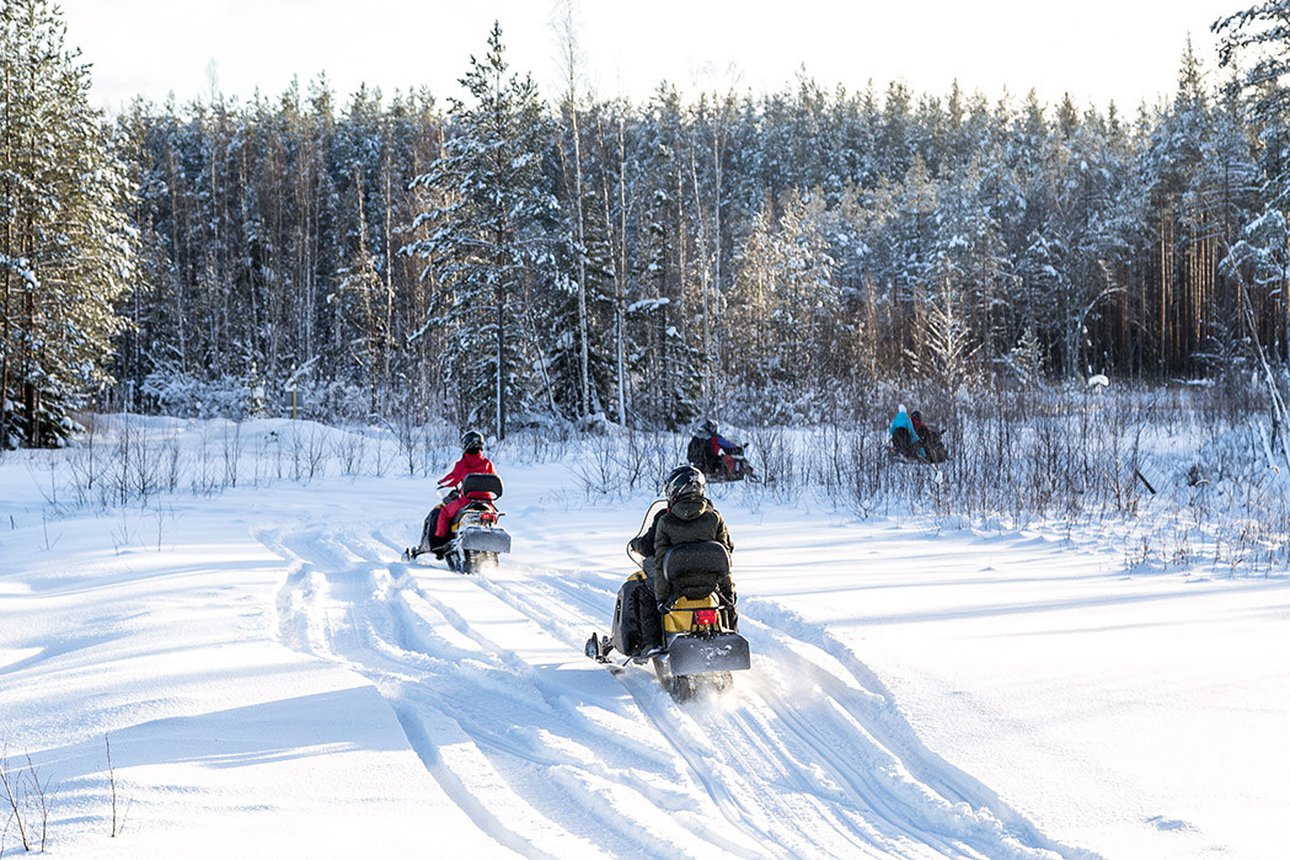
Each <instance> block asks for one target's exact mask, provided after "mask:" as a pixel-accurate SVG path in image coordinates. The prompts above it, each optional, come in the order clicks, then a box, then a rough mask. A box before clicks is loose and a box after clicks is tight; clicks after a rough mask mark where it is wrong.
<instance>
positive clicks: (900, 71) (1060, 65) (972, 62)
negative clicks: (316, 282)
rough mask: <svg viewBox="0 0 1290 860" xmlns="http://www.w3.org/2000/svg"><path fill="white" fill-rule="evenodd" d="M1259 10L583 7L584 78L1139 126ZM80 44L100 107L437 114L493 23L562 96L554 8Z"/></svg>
mask: <svg viewBox="0 0 1290 860" xmlns="http://www.w3.org/2000/svg"><path fill="white" fill-rule="evenodd" d="M1250 2H1251V0H1079V2H1073V3H1054V2H1042V0H1038V2H1037V0H922V2H918V0H915V2H910V3H899V2H895V0H876V1H875V0H854V2H830V0H786V2H780V3H765V2H758V0H743V2H738V0H580V3H579V6H578V36H579V41H580V43H581V48H582V52H583V54H584V57H585V62H584V68H585V73H586V78H587V80H588V82H589V83H590V84H591V86H592V88H593V89H594V91H595V92H596V93H597V94H598V95H599V96H601V97H613V96H617V95H626V96H629V97H631V98H632V99H633V100H634V101H637V102H640V101H643V100H644V99H646V98H648V96H649V94H650V93H651V92H652V91H653V90H654V89H655V88H656V87H657V85H658V83H659V82H660V81H663V80H667V81H669V82H672V83H675V84H676V85H677V86H678V87H680V88H681V89H682V90H684V91H693V90H694V89H696V88H698V89H708V90H711V89H717V90H720V91H722V92H724V91H725V90H727V89H728V88H729V87H730V86H731V85H732V84H733V85H734V86H735V88H736V89H737V90H738V91H740V92H742V91H744V90H747V89H751V90H752V91H753V92H756V93H760V92H768V91H773V90H778V89H781V88H783V87H784V86H785V85H788V84H790V83H791V82H793V81H794V80H795V79H796V76H797V74H798V71H799V70H800V69H803V68H804V69H805V71H806V74H807V75H808V76H810V77H812V78H814V79H815V80H816V81H818V82H819V83H820V84H822V85H824V86H825V87H826V88H829V89H831V88H832V87H833V86H834V85H835V84H839V83H841V84H843V85H845V86H846V87H847V88H848V89H852V90H855V89H862V88H863V87H864V86H865V85H866V84H867V83H868V82H869V81H870V80H872V81H873V82H874V84H875V86H876V88H877V89H878V91H879V93H881V92H882V91H883V90H884V89H885V88H886V85H887V83H888V82H889V81H892V80H901V81H903V82H905V83H906V84H907V85H909V87H910V88H911V89H913V90H914V91H915V92H916V93H924V92H929V93H934V94H938V95H943V94H944V93H946V92H948V90H949V88H950V84H951V82H952V81H954V80H955V79H957V80H958V82H959V86H960V87H961V88H962V89H964V90H965V91H967V92H969V93H971V92H973V91H975V90H980V91H981V92H983V93H984V94H985V95H986V96H987V97H988V98H990V100H991V101H994V100H995V99H997V98H999V97H1000V96H1002V95H1003V93H1004V89H1005V87H1006V88H1007V91H1008V92H1009V93H1011V94H1012V95H1013V96H1014V98H1020V97H1022V96H1024V95H1025V93H1026V91H1028V90H1029V89H1031V88H1032V87H1033V88H1034V89H1035V90H1036V91H1037V92H1038V94H1039V97H1040V99H1041V100H1043V101H1045V102H1048V103H1053V102H1056V101H1057V100H1059V99H1060V98H1061V96H1062V94H1063V93H1065V92H1069V93H1070V94H1071V95H1072V97H1073V98H1074V99H1075V101H1076V103H1077V104H1079V105H1081V106H1083V105H1087V104H1090V103H1091V104H1095V105H1097V106H1098V107H1099V108H1105V106H1106V104H1107V102H1109V101H1111V100H1114V101H1115V102H1116V104H1117V106H1118V107H1119V109H1120V111H1121V113H1128V114H1132V112H1134V111H1135V110H1136V108H1137V105H1138V104H1139V102H1141V101H1142V100H1144V99H1145V100H1146V101H1148V102H1155V101H1156V100H1157V99H1158V98H1160V97H1161V96H1168V95H1169V94H1171V93H1172V92H1173V90H1174V89H1175V86H1176V80H1177V72H1178V67H1179V59H1180V57H1181V56H1182V53H1183V50H1184V47H1185V45H1186V40H1187V37H1188V35H1189V34H1190V36H1191V39H1192V44H1193V46H1194V49H1195V51H1196V54H1197V55H1198V56H1199V57H1200V58H1201V59H1202V61H1203V62H1204V64H1205V68H1206V69H1207V70H1208V71H1209V72H1210V73H1211V75H1213V74H1215V73H1216V66H1217V60H1216V58H1215V55H1214V49H1213V45H1214V40H1213V37H1212V36H1211V34H1210V32H1209V25H1210V23H1211V22H1212V21H1213V20H1214V19H1215V18H1217V17H1220V16H1223V15H1227V14H1230V13H1232V12H1235V11H1237V10H1239V9H1242V8H1244V7H1245V6H1248V5H1250ZM59 5H61V7H62V8H63V11H64V17H65V20H66V21H67V41H68V47H79V48H80V49H81V50H82V60H83V61H85V62H89V63H91V64H92V65H93V78H94V91H93V94H92V97H93V99H94V100H95V102H96V103H97V104H99V105H101V106H103V107H106V108H109V109H116V108H119V107H120V106H121V105H122V104H123V103H125V102H126V101H128V100H129V99H130V98H131V97H133V96H135V95H143V96H145V97H147V98H150V99H152V100H154V101H157V102H160V101H162V100H163V99H164V98H165V97H166V95H167V93H170V92H173V93H174V94H175V96H176V98H177V99H178V100H179V101H180V102H181V103H183V102H186V101H189V100H191V99H194V98H198V97H206V96H208V95H209V93H210V91H211V81H212V79H214V80H215V81H217V82H218V87H219V89H220V90H221V91H222V92H224V93H225V94H226V95H232V96H237V97H238V98H240V99H246V98H247V97H249V96H250V95H251V94H252V92H253V91H254V90H255V89H256V87H258V88H259V89H260V91H261V93H263V94H265V95H267V96H277V95H278V94H279V93H281V92H282V91H283V90H284V89H286V87H287V85H288V83H289V82H290V80H291V77H292V75H297V76H299V78H300V81H301V86H302V90H303V89H304V87H305V85H306V84H307V83H308V82H309V81H310V80H312V79H313V78H315V77H316V76H317V74H318V73H319V72H320V71H324V70H325V71H326V72H327V76H328V78H329V79H330V80H331V83H332V85H333V88H334V89H335V90H336V92H337V97H338V101H339V103H340V104H342V105H343V104H344V103H345V102H346V101H347V96H348V94H349V93H351V92H353V91H354V90H355V89H356V88H357V87H358V85H359V83H360V82H366V83H367V84H369V85H371V86H379V87H380V88H381V90H382V91H383V92H385V93H387V94H393V92H394V90H396V89H403V90H407V89H409V88H411V87H413V86H420V85H427V86H429V87H430V90H431V92H432V93H433V94H434V95H435V97H436V99H438V100H439V102H440V103H441V104H443V103H444V101H445V99H446V97H448V96H461V95H462V88H461V86H460V85H459V84H458V80H459V79H460V78H461V77H462V76H463V75H464V74H465V72H466V70H467V68H468V66H469V57H470V55H471V54H475V55H477V56H481V55H482V54H483V53H484V52H485V51H486V49H487V45H486V39H487V36H488V31H489V28H490V27H491V25H492V22H493V20H494V19H498V20H500V21H501V24H502V32H503V40H504V42H505V43H506V45H507V54H508V57H509V58H510V62H511V67H512V69H513V70H516V71H519V72H531V73H532V74H533V77H534V79H535V80H536V81H537V83H538V84H539V87H540V89H541V92H542V94H543V95H544V96H545V97H546V98H548V99H553V98H554V97H555V96H556V95H557V94H558V92H559V91H560V90H561V89H562V87H561V85H560V75H559V72H558V68H559V67H558V65H557V62H556V59H555V57H556V54H557V47H556V45H557V43H556V39H555V35H554V33H553V30H552V28H551V25H550V20H551V17H552V8H553V7H552V3H551V2H550V0H61V3H60V4H59Z"/></svg>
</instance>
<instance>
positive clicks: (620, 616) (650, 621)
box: [586, 466, 738, 662]
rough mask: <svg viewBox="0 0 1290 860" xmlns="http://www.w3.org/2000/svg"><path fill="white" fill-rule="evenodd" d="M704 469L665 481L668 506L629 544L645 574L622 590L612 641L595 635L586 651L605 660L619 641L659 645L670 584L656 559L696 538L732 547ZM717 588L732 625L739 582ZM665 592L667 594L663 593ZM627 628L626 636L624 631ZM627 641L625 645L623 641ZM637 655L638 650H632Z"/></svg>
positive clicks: (676, 473) (685, 470) (686, 469)
mask: <svg viewBox="0 0 1290 860" xmlns="http://www.w3.org/2000/svg"><path fill="white" fill-rule="evenodd" d="M705 483H706V482H705V479H704V477H703V472H701V471H699V470H698V469H696V468H695V467H693V466H680V467H678V468H676V469H674V470H673V471H672V472H671V474H669V475H668V476H667V478H666V479H665V480H664V482H663V494H664V495H665V496H666V497H667V506H666V507H663V508H661V509H660V510H659V511H658V513H656V514H655V515H654V518H653V520H651V521H650V523H649V526H648V527H647V528H646V529H644V530H643V531H642V533H641V534H640V535H639V536H637V537H635V538H633V539H632V540H631V542H630V543H629V544H628V547H629V548H630V549H631V551H632V552H633V553H635V554H636V555H638V556H641V559H640V561H639V562H638V563H639V564H640V568H641V573H636V574H633V575H632V576H631V577H629V578H628V580H627V581H626V582H624V583H623V585H622V587H621V588H619V589H618V600H617V603H616V605H615V607H614V618H613V622H612V625H613V626H612V629H611V633H610V636H609V638H608V639H604V638H601V637H600V636H598V635H597V634H595V633H593V634H592V635H591V638H590V639H589V640H588V641H587V646H586V651H587V655H588V656H590V657H594V658H595V659H597V660H600V661H602V662H603V661H604V660H605V655H606V654H607V653H608V651H609V650H610V649H612V648H613V647H614V646H615V644H616V643H617V644H618V645H620V647H625V648H628V649H631V650H632V651H633V652H639V651H641V650H643V649H645V648H648V647H651V646H657V645H658V643H659V641H660V640H659V636H660V635H661V629H660V626H661V618H660V615H659V607H660V606H661V604H662V603H663V602H664V600H665V599H666V597H667V595H666V591H667V586H666V585H662V586H660V584H659V583H660V582H662V579H663V578H662V577H661V576H659V575H658V564H657V560H658V559H661V558H662V557H663V554H664V553H665V552H667V550H668V549H670V548H671V547H673V546H676V545H677V544H681V543H689V542H691V541H706V540H715V541H719V542H720V543H722V544H724V545H725V547H726V549H728V550H729V549H733V548H734V547H733V546H732V545H731V543H730V533H729V532H728V531H727V530H726V524H725V520H723V519H722V518H721V514H719V513H717V510H716V508H714V507H712V503H711V502H709V501H708V500H707V499H706V498H704V495H703V492H704V485H705ZM717 590H718V591H719V593H720V594H721V595H722V596H723V597H724V598H725V601H726V604H727V607H728V611H727V618H728V622H729V624H730V625H731V626H732V627H733V626H734V625H735V624H736V623H737V621H738V617H737V616H736V614H735V600H736V595H735V587H734V581H733V580H732V579H731V578H730V575H729V574H727V575H726V576H725V578H724V579H723V580H722V581H721V582H720V583H719V584H718V588H717ZM660 592H662V593H660ZM624 627H625V628H626V631H627V633H626V636H624V635H623V629H624ZM624 640H625V641H626V643H627V644H623V641H624ZM633 656H634V654H633Z"/></svg>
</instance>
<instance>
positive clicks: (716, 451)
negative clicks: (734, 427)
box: [699, 418, 739, 478]
mask: <svg viewBox="0 0 1290 860" xmlns="http://www.w3.org/2000/svg"><path fill="white" fill-rule="evenodd" d="M699 431H700V432H701V433H702V434H703V435H704V436H705V437H707V445H706V451H705V452H704V453H705V455H706V456H705V458H704V459H705V461H706V463H707V466H708V468H706V469H704V471H705V472H708V473H714V472H716V471H718V470H722V471H724V472H725V476H726V477H727V478H729V477H731V476H733V475H734V473H735V458H734V453H735V452H736V451H737V450H738V448H739V446H738V445H736V444H735V443H734V442H731V441H730V440H729V439H727V438H726V437H724V436H722V435H721V433H720V431H719V430H718V427H717V422H716V421H713V420H712V419H711V418H709V419H707V420H706V421H704V422H703V424H702V425H700V427H699Z"/></svg>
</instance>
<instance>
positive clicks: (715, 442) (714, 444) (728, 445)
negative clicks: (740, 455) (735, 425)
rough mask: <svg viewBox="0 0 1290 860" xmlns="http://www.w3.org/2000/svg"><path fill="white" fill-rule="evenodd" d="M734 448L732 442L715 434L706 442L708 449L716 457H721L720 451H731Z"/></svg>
mask: <svg viewBox="0 0 1290 860" xmlns="http://www.w3.org/2000/svg"><path fill="white" fill-rule="evenodd" d="M736 447H737V446H736V445H735V443H734V442H731V441H730V440H729V439H727V438H726V437H725V436H722V435H720V434H716V435H714V436H713V437H712V438H711V439H709V440H708V449H709V450H710V451H712V453H713V454H714V455H716V456H717V457H720V456H721V452H722V451H733V450H735V448H736Z"/></svg>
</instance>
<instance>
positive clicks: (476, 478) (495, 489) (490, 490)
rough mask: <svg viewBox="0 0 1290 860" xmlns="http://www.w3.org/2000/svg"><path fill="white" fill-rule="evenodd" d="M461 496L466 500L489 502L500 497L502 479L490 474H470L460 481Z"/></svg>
mask: <svg viewBox="0 0 1290 860" xmlns="http://www.w3.org/2000/svg"><path fill="white" fill-rule="evenodd" d="M461 494H462V495H463V496H465V497H466V498H468V499H474V500H476V501H481V502H491V501H493V500H494V499H500V498H501V496H502V479H501V478H499V477H498V476H496V475H494V474H493V473H491V472H472V473H471V474H469V475H467V476H466V477H464V478H462V479H461Z"/></svg>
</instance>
